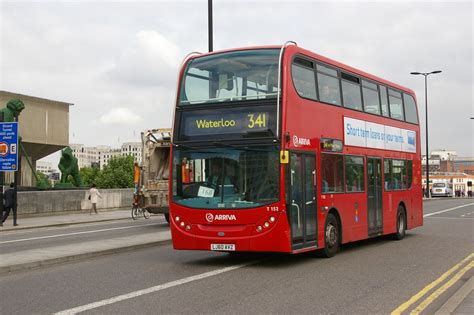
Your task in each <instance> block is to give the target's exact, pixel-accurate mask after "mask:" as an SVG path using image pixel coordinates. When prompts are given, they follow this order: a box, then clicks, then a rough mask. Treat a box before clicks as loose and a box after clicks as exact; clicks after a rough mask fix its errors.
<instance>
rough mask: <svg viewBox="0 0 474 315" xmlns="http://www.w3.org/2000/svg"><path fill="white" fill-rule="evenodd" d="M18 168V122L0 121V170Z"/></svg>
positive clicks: (14, 169)
mask: <svg viewBox="0 0 474 315" xmlns="http://www.w3.org/2000/svg"><path fill="white" fill-rule="evenodd" d="M17 169H18V123H17V122H9V123H5V122H2V123H0V171H2V172H5V171H16V170H17Z"/></svg>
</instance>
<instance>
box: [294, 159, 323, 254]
mask: <svg viewBox="0 0 474 315" xmlns="http://www.w3.org/2000/svg"><path fill="white" fill-rule="evenodd" d="M315 162H316V158H315V155H314V154H303V153H295V152H293V153H291V155H290V167H289V172H288V173H287V175H288V177H289V185H288V186H289V187H287V189H288V192H287V196H288V200H287V203H288V212H289V221H290V226H291V238H292V248H293V250H299V249H304V248H308V247H312V246H314V247H315V246H316V228H317V222H316V218H317V212H316V163H315Z"/></svg>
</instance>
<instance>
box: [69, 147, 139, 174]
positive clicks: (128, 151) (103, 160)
mask: <svg viewBox="0 0 474 315" xmlns="http://www.w3.org/2000/svg"><path fill="white" fill-rule="evenodd" d="M70 147H71V149H72V152H73V155H74V156H75V157H76V158H77V162H78V163H77V164H78V166H79V169H81V168H83V167H93V166H94V167H98V168H100V169H103V168H104V166H106V165H107V164H109V161H110V159H112V158H113V157H117V156H127V155H131V156H133V158H134V160H135V161H137V162H138V163H141V160H142V145H141V143H140V142H126V143H124V144H122V146H121V147H120V148H111V147H109V146H105V145H100V146H96V147H86V146H85V145H83V144H71V145H70Z"/></svg>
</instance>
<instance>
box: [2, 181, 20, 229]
mask: <svg viewBox="0 0 474 315" xmlns="http://www.w3.org/2000/svg"><path fill="white" fill-rule="evenodd" d="M14 187H15V185H14V184H13V183H10V187H9V188H8V189H7V190H6V191H5V192H4V193H3V199H4V200H5V201H4V207H3V211H4V212H5V213H3V217H2V224H3V223H4V222H5V220H6V219H7V218H8V216H9V215H10V211H11V210H13V225H14V226H17V225H18V224H17V223H16V207H15V189H14Z"/></svg>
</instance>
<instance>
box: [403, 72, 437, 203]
mask: <svg viewBox="0 0 474 315" xmlns="http://www.w3.org/2000/svg"><path fill="white" fill-rule="evenodd" d="M437 73H441V70H436V71H431V72H410V74H413V75H423V76H424V77H425V114H426V118H425V120H426V196H427V197H428V198H430V197H431V196H430V195H431V194H430V159H429V151H428V76H429V75H430V74H437Z"/></svg>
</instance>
